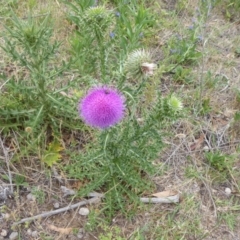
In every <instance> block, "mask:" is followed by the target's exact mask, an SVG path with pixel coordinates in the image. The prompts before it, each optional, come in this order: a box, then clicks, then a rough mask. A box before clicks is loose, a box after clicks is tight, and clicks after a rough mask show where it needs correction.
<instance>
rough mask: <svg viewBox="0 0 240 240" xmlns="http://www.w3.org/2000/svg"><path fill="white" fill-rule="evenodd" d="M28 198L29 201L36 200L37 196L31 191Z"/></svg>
mask: <svg viewBox="0 0 240 240" xmlns="http://www.w3.org/2000/svg"><path fill="white" fill-rule="evenodd" d="M27 200H29V201H35V200H36V197H35V196H33V195H32V194H31V193H29V194H28V195H27Z"/></svg>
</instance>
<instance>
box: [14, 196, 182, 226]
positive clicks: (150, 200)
mask: <svg viewBox="0 0 240 240" xmlns="http://www.w3.org/2000/svg"><path fill="white" fill-rule="evenodd" d="M89 195H90V196H94V197H93V198H91V199H89V200H84V201H81V202H79V203H76V204H72V205H69V206H67V207H64V208H59V209H56V210H53V211H49V212H45V213H41V214H38V215H36V216H33V217H28V218H23V219H22V220H20V221H18V222H15V223H13V225H12V226H16V225H18V224H21V223H25V222H30V221H33V220H36V219H39V218H44V217H50V216H52V215H55V214H58V213H62V212H66V211H68V210H71V209H74V208H77V207H81V206H84V205H87V204H92V203H97V202H99V200H100V199H101V197H104V195H103V194H100V193H90V194H89ZM140 201H141V202H143V203H178V202H179V195H178V194H177V195H174V196H169V197H162V198H159V197H158V198H156V197H153V198H140Z"/></svg>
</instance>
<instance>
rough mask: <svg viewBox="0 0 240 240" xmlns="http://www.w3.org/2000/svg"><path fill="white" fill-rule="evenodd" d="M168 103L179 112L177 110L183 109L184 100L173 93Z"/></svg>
mask: <svg viewBox="0 0 240 240" xmlns="http://www.w3.org/2000/svg"><path fill="white" fill-rule="evenodd" d="M168 105H169V107H170V108H171V109H172V110H173V111H175V112H177V111H181V110H182V109H183V104H182V102H181V101H180V100H179V99H178V98H177V97H176V96H174V95H172V96H171V97H170V98H169V99H168Z"/></svg>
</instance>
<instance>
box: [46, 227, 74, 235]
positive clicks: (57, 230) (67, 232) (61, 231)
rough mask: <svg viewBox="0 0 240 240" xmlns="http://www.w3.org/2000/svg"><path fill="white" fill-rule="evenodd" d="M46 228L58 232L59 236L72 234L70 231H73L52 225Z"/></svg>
mask: <svg viewBox="0 0 240 240" xmlns="http://www.w3.org/2000/svg"><path fill="white" fill-rule="evenodd" d="M48 228H49V229H50V230H53V231H55V232H59V233H61V234H69V233H72V230H73V228H59V227H56V226H54V225H49V226H48Z"/></svg>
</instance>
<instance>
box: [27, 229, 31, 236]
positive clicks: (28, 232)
mask: <svg viewBox="0 0 240 240" xmlns="http://www.w3.org/2000/svg"><path fill="white" fill-rule="evenodd" d="M27 234H28V235H29V236H31V235H32V230H31V229H30V228H29V229H28V230H27Z"/></svg>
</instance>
